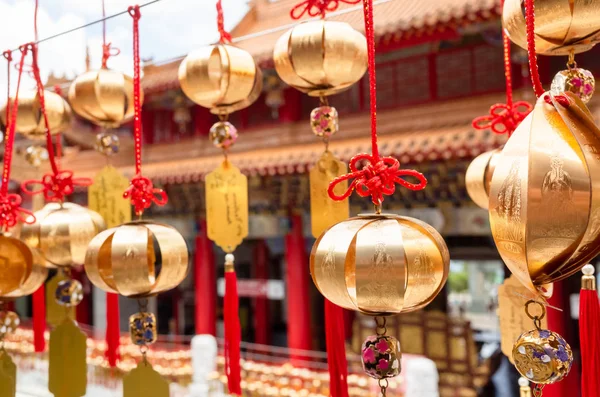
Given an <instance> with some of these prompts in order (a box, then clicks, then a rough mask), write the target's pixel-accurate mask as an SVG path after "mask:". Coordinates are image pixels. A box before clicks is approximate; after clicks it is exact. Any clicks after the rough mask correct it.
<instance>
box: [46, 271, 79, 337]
mask: <svg viewBox="0 0 600 397" xmlns="http://www.w3.org/2000/svg"><path fill="white" fill-rule="evenodd" d="M63 280H66V277H65V276H64V274H63V273H62V272H58V273H56V275H55V276H54V277H52V278H51V279H50V281H48V284H47V285H46V321H47V322H48V324H50V325H51V326H52V327H56V326H58V325H59V324H61V323H62V322H63V321H64V319H65V316H66V317H69V318H71V319H75V307H64V306H61V305H59V304H58V303H57V302H56V297H55V293H56V288H57V287H58V283H60V282H61V281H63Z"/></svg>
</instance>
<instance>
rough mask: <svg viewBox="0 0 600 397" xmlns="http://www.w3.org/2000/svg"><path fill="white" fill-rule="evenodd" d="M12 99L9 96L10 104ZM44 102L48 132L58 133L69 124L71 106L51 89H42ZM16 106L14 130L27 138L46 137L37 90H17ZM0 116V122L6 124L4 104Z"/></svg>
mask: <svg viewBox="0 0 600 397" xmlns="http://www.w3.org/2000/svg"><path fill="white" fill-rule="evenodd" d="M13 100H14V99H13V98H11V104H12V103H13ZM44 104H45V105H46V114H47V116H48V123H49V125H50V132H51V133H52V134H58V133H60V132H63V131H64V130H65V129H67V128H68V127H69V125H70V124H71V107H70V106H69V104H68V103H67V101H65V100H64V99H63V97H61V96H60V95H58V94H56V93H54V92H52V91H44ZM17 108H18V110H17V121H16V126H15V128H16V131H17V132H20V133H21V134H23V135H25V136H26V137H27V138H29V139H46V125H45V123H44V117H43V115H42V110H41V108H40V98H39V95H38V92H37V90H31V91H22V92H19V103H18V105H17ZM0 117H1V118H2V123H3V124H4V125H6V124H7V120H6V104H5V105H4V106H3V107H2V109H0Z"/></svg>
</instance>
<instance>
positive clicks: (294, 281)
mask: <svg viewBox="0 0 600 397" xmlns="http://www.w3.org/2000/svg"><path fill="white" fill-rule="evenodd" d="M290 222H291V228H290V232H289V233H288V235H287V236H286V240H285V248H286V253H285V255H286V262H287V270H286V284H287V305H288V324H287V335H288V347H289V348H291V349H304V350H310V349H311V336H310V311H309V304H310V300H309V296H308V283H309V280H308V279H309V277H310V276H309V267H308V260H307V259H308V258H307V255H306V252H305V251H304V236H303V235H302V217H301V216H300V215H292V216H291V217H290Z"/></svg>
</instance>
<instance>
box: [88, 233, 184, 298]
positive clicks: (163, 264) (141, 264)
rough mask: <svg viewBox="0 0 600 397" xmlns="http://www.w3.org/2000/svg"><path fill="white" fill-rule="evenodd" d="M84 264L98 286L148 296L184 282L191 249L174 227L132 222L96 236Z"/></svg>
mask: <svg viewBox="0 0 600 397" xmlns="http://www.w3.org/2000/svg"><path fill="white" fill-rule="evenodd" d="M155 250H156V251H155ZM84 266H85V271H86V273H87V275H88V277H89V279H90V281H91V282H92V283H93V284H94V285H95V286H96V287H98V288H100V289H102V290H104V291H107V292H112V293H118V294H121V295H124V296H129V297H145V296H151V295H154V294H158V293H160V292H164V291H168V290H170V289H172V288H175V287H176V286H177V285H179V284H180V283H181V282H182V281H183V279H184V278H185V276H186V274H187V271H188V250H187V245H186V243H185V240H184V239H183V237H182V236H181V234H179V232H177V230H175V229H174V228H172V227H170V226H167V225H161V224H157V223H151V222H130V223H127V224H124V225H121V226H119V227H116V228H112V229H108V230H105V231H104V232H102V233H100V234H98V235H97V236H96V237H95V238H94V239H92V241H91V242H90V244H89V247H88V250H87V253H86V258H85V264H84Z"/></svg>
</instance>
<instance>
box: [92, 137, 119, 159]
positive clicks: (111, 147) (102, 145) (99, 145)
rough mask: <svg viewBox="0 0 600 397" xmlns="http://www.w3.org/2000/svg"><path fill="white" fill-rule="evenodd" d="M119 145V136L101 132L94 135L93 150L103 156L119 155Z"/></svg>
mask: <svg viewBox="0 0 600 397" xmlns="http://www.w3.org/2000/svg"><path fill="white" fill-rule="evenodd" d="M120 145H121V142H120V140H119V136H118V135H117V134H115V133H111V132H107V131H103V132H101V133H99V134H98V135H96V145H95V149H96V150H97V151H98V152H100V153H102V154H104V155H105V156H112V155H115V154H117V153H119V147H120Z"/></svg>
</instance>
